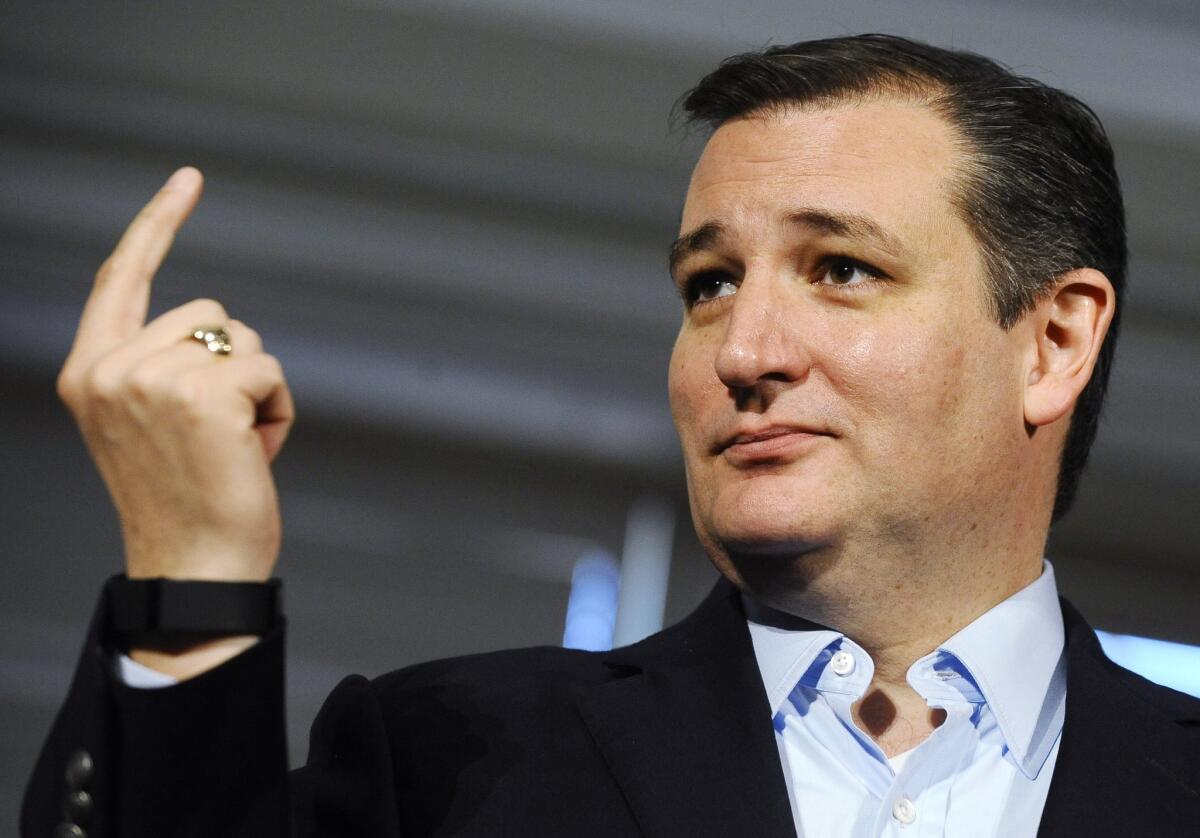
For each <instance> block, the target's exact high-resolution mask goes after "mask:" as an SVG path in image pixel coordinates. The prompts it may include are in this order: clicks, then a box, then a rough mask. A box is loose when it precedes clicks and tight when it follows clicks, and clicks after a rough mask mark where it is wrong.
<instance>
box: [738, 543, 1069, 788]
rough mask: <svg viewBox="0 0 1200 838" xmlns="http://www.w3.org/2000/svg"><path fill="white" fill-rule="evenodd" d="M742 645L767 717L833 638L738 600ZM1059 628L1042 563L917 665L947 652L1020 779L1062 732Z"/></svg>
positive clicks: (1053, 590) (1047, 569)
mask: <svg viewBox="0 0 1200 838" xmlns="http://www.w3.org/2000/svg"><path fill="white" fill-rule="evenodd" d="M743 604H744V606H745V610H746V620H747V624H748V626H749V629H750V639H751V641H752V642H753V644H754V655H755V658H756V659H757V661H758V668H759V673H760V674H761V675H762V680H763V687H764V688H765V689H766V692H767V702H768V704H769V705H770V708H771V714H772V716H774V714H775V713H777V712H778V711H779V709H780V707H782V706H783V702H784V700H785V699H787V697H788V695H789V694H790V693H791V691H792V688H793V687H795V686H796V683H797V681H799V680H800V677H801V676H802V675H804V673H805V672H807V671H808V669H809V667H810V666H812V664H813V662H814V661H815V660H816V657H817V655H819V654H820V653H821V651H822V650H824V649H825V648H826V647H827V646H828V645H829V644H830V643H832V642H834V641H835V640H838V639H840V638H842V637H843V636H844V635H842V634H841V632H838V631H835V630H833V629H830V628H827V627H825V626H821V625H818V624H816V623H813V622H809V621H808V620H804V619H803V618H800V617H794V616H792V615H789V614H784V613H782V612H779V611H775V610H773V609H770V608H767V607H766V606H764V605H761V604H760V603H758V602H756V601H755V600H752V599H750V598H749V597H745V596H743ZM1063 639H1064V632H1063V621H1062V611H1061V610H1060V608H1059V605H1058V588H1057V586H1056V585H1055V581H1054V569H1053V568H1052V567H1051V566H1050V563H1049V562H1048V561H1047V562H1044V563H1043V569H1042V574H1041V575H1040V576H1039V577H1038V578H1037V579H1036V580H1035V581H1034V582H1032V583H1031V584H1029V585H1028V586H1026V587H1025V588H1023V589H1021V590H1020V591H1018V592H1017V593H1015V594H1013V595H1012V596H1010V597H1009V598H1008V599H1006V600H1004V601H1003V602H1001V603H999V604H997V605H995V606H993V607H992V608H991V609H990V610H988V611H986V612H985V613H984V614H982V615H981V616H979V617H978V618H976V619H975V620H974V621H973V622H971V623H970V624H968V625H967V626H965V627H964V628H962V629H961V630H960V631H959V632H958V633H956V634H955V635H953V636H952V637H951V638H950V639H949V640H947V641H946V642H945V643H943V644H942V645H941V646H939V647H938V649H937V650H936V651H935V652H933V653H932V654H930V655H927V656H926V657H924V658H922V659H921V660H919V661H917V662H916V663H914V664H913V666H912V668H911V669H910V670H909V680H910V683H911V682H912V680H913V676H914V674H915V673H916V671H918V670H919V668H920V667H922V666H926V667H928V666H930V665H932V664H931V662H932V661H935V660H936V659H939V658H941V657H942V656H944V654H945V653H949V654H950V655H953V656H954V657H955V658H957V659H958V662H959V663H960V664H961V666H962V667H963V668H965V669H966V671H967V672H968V673H969V675H970V677H971V679H973V680H974V682H975V684H976V685H977V686H978V688H979V691H980V692H981V693H982V694H983V698H984V700H985V701H986V702H987V705H988V708H989V709H990V710H991V712H992V714H993V715H994V716H995V718H996V722H997V725H998V726H999V728H1000V732H1001V734H1002V735H1003V737H1004V741H1005V744H1006V745H1007V746H1008V748H1009V750H1010V751H1011V752H1012V755H1013V757H1014V758H1015V759H1016V762H1017V764H1018V765H1019V766H1020V767H1021V770H1022V772H1023V773H1025V774H1026V775H1027V776H1030V777H1034V776H1036V775H1037V773H1038V771H1039V770H1040V769H1041V766H1042V764H1043V763H1044V762H1045V760H1046V757H1047V756H1049V754H1050V750H1051V749H1052V748H1053V746H1054V742H1055V741H1056V740H1057V738H1058V734H1059V732H1060V731H1061V730H1062V718H1063V706H1064V697H1065V694H1066V671H1065V664H1064V663H1063V660H1062V658H1063V655H1062V651H1063Z"/></svg>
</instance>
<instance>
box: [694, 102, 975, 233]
mask: <svg viewBox="0 0 1200 838" xmlns="http://www.w3.org/2000/svg"><path fill="white" fill-rule="evenodd" d="M958 155H959V151H958V149H957V146H956V142H955V135H954V132H953V130H952V129H951V128H950V126H949V125H948V124H947V123H946V122H945V121H944V120H943V119H942V118H941V117H940V116H938V115H937V114H936V113H935V112H933V111H932V110H931V109H930V108H928V107H927V106H925V105H922V104H919V103H916V102H907V101H899V100H894V99H879V100H870V101H866V102H860V103H843V104H838V105H833V106H829V107H823V108H805V109H797V108H788V109H786V110H784V109H777V110H774V111H770V112H767V113H765V114H759V115H754V116H750V117H743V118H739V119H735V120H731V121H729V122H727V123H725V124H724V125H722V126H721V127H720V128H718V129H717V131H716V132H715V133H714V134H713V136H712V137H711V138H710V139H709V142H708V144H707V145H706V146H705V148H704V152H703V153H702V154H701V156H700V160H699V161H698V162H697V164H696V168H695V170H694V171H693V173H692V179H691V183H690V186H689V189H688V197H687V202H686V203H685V206H684V217H683V222H684V226H683V228H682V229H683V231H684V232H686V231H687V230H688V229H690V228H691V227H694V226H698V224H700V223H703V221H702V220H701V219H699V218H692V219H689V214H690V213H689V210H694V209H700V208H709V207H710V206H711V205H712V204H714V203H717V204H725V205H726V206H725V207H724V210H725V211H726V212H732V211H734V210H735V209H737V207H736V206H735V205H736V204H741V209H742V210H746V209H747V208H749V206H751V205H753V204H755V203H757V201H758V200H759V199H761V200H762V201H770V200H771V199H775V200H777V201H778V202H779V203H780V205H781V206H782V205H783V204H792V205H797V206H801V205H803V206H817V205H820V206H829V207H836V206H838V205H839V204H840V203H842V202H843V201H850V202H852V203H854V204H856V205H859V206H862V205H864V202H865V204H867V205H869V204H871V203H876V202H878V203H879V204H881V208H883V207H888V206H893V205H895V204H896V203H898V202H903V201H905V200H909V201H911V200H919V199H922V198H924V199H929V198H933V197H945V194H946V190H945V189H944V186H945V183H946V181H947V178H948V177H950V176H951V173H952V172H953V170H954V168H955V163H956V162H957V160H958ZM846 209H849V207H846ZM689 220H690V221H691V224H690V225H689V224H688V222H689Z"/></svg>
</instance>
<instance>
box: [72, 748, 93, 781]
mask: <svg viewBox="0 0 1200 838" xmlns="http://www.w3.org/2000/svg"><path fill="white" fill-rule="evenodd" d="M95 771H96V766H95V765H94V764H93V763H92V755H91V754H89V753H88V752H87V751H84V750H79V751H76V752H75V753H73V754H71V758H70V759H69V760H67V770H66V780H67V785H68V786H70V787H71V788H72V789H81V788H84V787H85V786H87V785H88V783H90V782H91V781H92V775H93V774H94V773H95Z"/></svg>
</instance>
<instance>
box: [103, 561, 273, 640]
mask: <svg viewBox="0 0 1200 838" xmlns="http://www.w3.org/2000/svg"><path fill="white" fill-rule="evenodd" d="M106 587H107V590H106V594H107V598H108V619H109V623H108V624H109V627H110V628H111V629H112V630H113V631H114V632H115V633H116V634H117V636H118V637H119V638H121V639H122V640H123V641H125V642H127V643H128V642H130V641H138V642H143V641H149V642H165V643H172V642H178V641H186V640H196V639H204V638H212V637H219V636H231V635H238V634H259V635H261V634H266V633H267V632H268V631H270V630H271V629H272V628H274V627H275V625H276V624H277V623H278V622H279V619H280V617H281V613H282V608H281V602H280V600H281V596H280V592H281V588H282V583H281V582H280V580H278V579H271V580H268V581H266V582H208V581H193V580H181V579H129V578H128V577H125V576H114V577H113V578H111V579H109V580H108V585H107V586H106Z"/></svg>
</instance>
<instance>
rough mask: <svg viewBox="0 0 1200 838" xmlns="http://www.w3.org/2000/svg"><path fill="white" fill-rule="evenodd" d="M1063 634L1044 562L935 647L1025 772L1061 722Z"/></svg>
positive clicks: (1033, 771) (1037, 764) (1036, 765)
mask: <svg viewBox="0 0 1200 838" xmlns="http://www.w3.org/2000/svg"><path fill="white" fill-rule="evenodd" d="M1063 642H1064V631H1063V618H1062V610H1061V608H1060V607H1059V604H1058V588H1057V586H1056V585H1055V582H1054V568H1053V567H1051V566H1050V562H1044V563H1043V569H1042V575H1041V576H1039V577H1038V578H1037V579H1036V580H1034V581H1033V582H1032V583H1031V584H1029V585H1028V586H1026V587H1025V588H1022V589H1021V590H1020V591H1017V592H1016V593H1015V594H1013V595H1012V596H1010V597H1009V598H1008V599H1006V600H1004V601H1003V602H1001V603H999V604H998V605H996V606H994V607H993V608H991V609H990V610H988V611H986V612H985V613H983V614H982V615H981V616H979V617H978V618H976V619H975V620H974V621H972V622H971V623H969V624H968V625H966V626H965V627H964V628H962V629H961V630H960V631H959V632H958V633H957V634H955V635H954V636H953V637H951V638H950V639H949V640H947V641H946V642H945V643H943V644H942V645H941V646H940V647H938V651H939V652H948V653H950V654H951V655H953V656H954V657H956V658H957V659H958V661H959V663H961V664H962V666H963V667H964V668H965V669H966V670H967V672H969V673H970V675H971V678H972V679H973V680H974V681H975V683H976V685H977V686H978V687H979V691H980V692H981V693H983V698H984V700H985V701H986V702H987V705H988V709H989V710H991V712H992V714H993V715H994V716H995V718H996V723H997V724H998V725H999V727H1000V732H1001V734H1002V735H1003V736H1004V742H1005V744H1006V745H1007V746H1008V748H1009V750H1010V751H1012V754H1013V756H1014V757H1015V758H1016V761H1017V764H1018V765H1020V766H1021V770H1022V771H1023V772H1024V773H1025V774H1026V775H1028V776H1030V777H1033V776H1036V775H1037V773H1038V770H1039V769H1040V768H1041V766H1042V763H1044V762H1045V760H1046V757H1047V756H1049V754H1050V750H1051V748H1052V747H1053V746H1054V742H1055V741H1056V740H1057V738H1058V734H1059V732H1060V731H1061V730H1062V718H1063V707H1064V698H1065V696H1066V664H1065V660H1064V658H1063V654H1062V652H1063ZM920 663H921V662H920V661H918V662H917V664H914V669H915V668H916V667H917V666H918V665H919V664H920ZM911 674H912V670H910V676H911Z"/></svg>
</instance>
